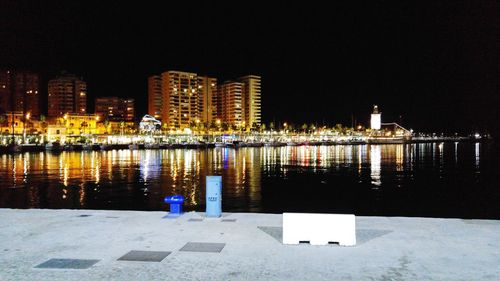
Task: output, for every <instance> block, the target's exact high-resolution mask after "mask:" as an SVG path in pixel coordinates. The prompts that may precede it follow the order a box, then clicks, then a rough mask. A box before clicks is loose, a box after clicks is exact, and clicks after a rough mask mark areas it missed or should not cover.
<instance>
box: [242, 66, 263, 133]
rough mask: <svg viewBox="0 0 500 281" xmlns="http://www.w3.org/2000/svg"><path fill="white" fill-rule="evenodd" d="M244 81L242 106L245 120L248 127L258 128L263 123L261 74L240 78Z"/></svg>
mask: <svg viewBox="0 0 500 281" xmlns="http://www.w3.org/2000/svg"><path fill="white" fill-rule="evenodd" d="M238 81H239V82H241V83H243V88H242V108H243V121H244V122H245V126H246V127H247V128H252V127H254V128H256V127H260V125H261V99H260V81H261V78H260V76H257V75H247V76H243V77H240V78H238Z"/></svg>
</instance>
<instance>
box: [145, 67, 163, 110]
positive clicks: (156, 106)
mask: <svg viewBox="0 0 500 281" xmlns="http://www.w3.org/2000/svg"><path fill="white" fill-rule="evenodd" d="M162 108H163V96H162V91H161V76H160V75H154V76H151V77H149V78H148V114H149V115H151V116H153V117H154V118H157V119H160V118H161V117H162Z"/></svg>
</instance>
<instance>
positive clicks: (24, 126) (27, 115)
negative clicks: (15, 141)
mask: <svg viewBox="0 0 500 281" xmlns="http://www.w3.org/2000/svg"><path fill="white" fill-rule="evenodd" d="M30 117H31V113H30V112H28V113H26V115H25V116H24V121H23V143H25V142H26V122H28V121H29V120H30Z"/></svg>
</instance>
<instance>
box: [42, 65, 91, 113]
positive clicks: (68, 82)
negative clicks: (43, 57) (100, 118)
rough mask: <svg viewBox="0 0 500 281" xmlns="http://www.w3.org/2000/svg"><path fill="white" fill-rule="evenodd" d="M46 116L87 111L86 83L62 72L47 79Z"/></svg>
mask: <svg viewBox="0 0 500 281" xmlns="http://www.w3.org/2000/svg"><path fill="white" fill-rule="evenodd" d="M48 105H49V106H48V116H49V117H60V116H63V115H64V114H66V113H74V114H85V113H86V112H87V83H85V82H84V81H83V80H82V79H81V78H78V77H77V76H75V75H72V74H66V73H63V74H61V75H60V76H58V77H57V78H55V79H52V80H50V81H49V97H48Z"/></svg>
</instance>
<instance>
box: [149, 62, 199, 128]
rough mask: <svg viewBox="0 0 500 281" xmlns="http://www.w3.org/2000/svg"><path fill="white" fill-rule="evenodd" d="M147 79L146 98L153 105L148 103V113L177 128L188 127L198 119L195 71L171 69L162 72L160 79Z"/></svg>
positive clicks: (196, 76) (153, 77)
mask: <svg viewBox="0 0 500 281" xmlns="http://www.w3.org/2000/svg"><path fill="white" fill-rule="evenodd" d="M149 81H150V82H149V85H150V86H149V89H148V96H149V99H148V100H149V101H152V102H153V106H151V104H150V105H149V109H150V111H149V115H152V116H154V117H155V118H158V119H160V120H161V122H162V123H163V124H167V126H168V127H171V128H178V129H183V128H188V127H190V126H192V125H193V124H195V122H196V120H200V116H199V111H198V103H199V101H198V75H197V74H196V73H191V72H183V71H172V70H171V71H166V72H163V73H162V74H161V76H160V79H158V77H155V76H152V77H150V78H149ZM158 81H159V82H160V83H161V84H160V85H161V86H160V87H159V88H158V84H157V83H158ZM158 89H159V90H160V91H158ZM159 92H161V95H159Z"/></svg>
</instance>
